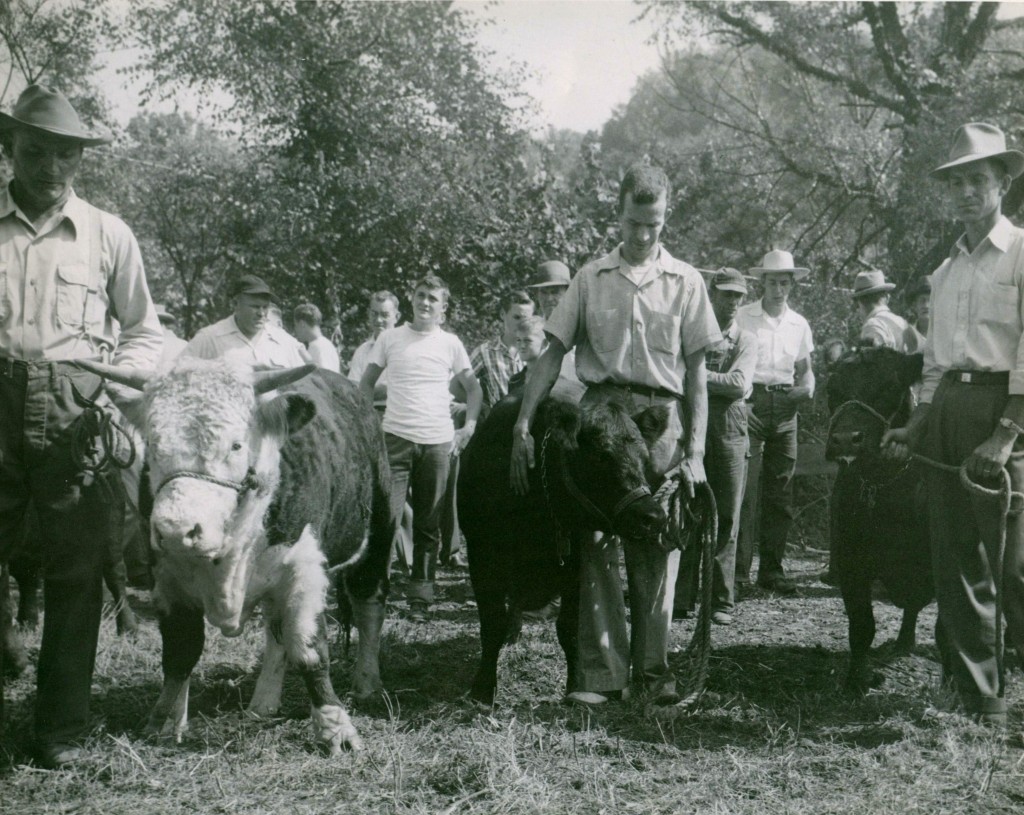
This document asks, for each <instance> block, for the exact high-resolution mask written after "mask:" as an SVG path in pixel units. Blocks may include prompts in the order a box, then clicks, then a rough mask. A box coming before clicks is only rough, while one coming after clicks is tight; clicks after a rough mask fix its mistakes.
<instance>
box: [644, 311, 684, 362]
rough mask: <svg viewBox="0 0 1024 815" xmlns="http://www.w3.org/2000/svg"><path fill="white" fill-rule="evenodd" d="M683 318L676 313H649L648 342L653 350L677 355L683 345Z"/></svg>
mask: <svg viewBox="0 0 1024 815" xmlns="http://www.w3.org/2000/svg"><path fill="white" fill-rule="evenodd" d="M681 331H682V320H681V319H680V318H679V317H676V316H675V315H674V314H662V313H659V312H651V313H650V314H648V315H647V344H648V346H650V349H651V350H652V351H659V352H661V353H662V354H669V355H670V356H677V355H678V354H679V350H680V348H681V347H682V338H681V336H680V333H681Z"/></svg>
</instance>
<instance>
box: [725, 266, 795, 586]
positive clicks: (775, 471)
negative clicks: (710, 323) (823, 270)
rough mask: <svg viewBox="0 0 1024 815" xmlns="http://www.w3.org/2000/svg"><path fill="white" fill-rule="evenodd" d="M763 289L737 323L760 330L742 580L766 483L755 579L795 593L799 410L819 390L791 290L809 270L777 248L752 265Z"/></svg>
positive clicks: (740, 549) (739, 568) (739, 569)
mask: <svg viewBox="0 0 1024 815" xmlns="http://www.w3.org/2000/svg"><path fill="white" fill-rule="evenodd" d="M750 274H751V276H753V277H757V278H760V280H761V283H762V285H763V288H764V293H763V295H762V296H761V299H760V300H758V301H757V302H755V303H750V304H749V305H746V306H743V307H742V308H740V310H739V311H738V312H737V313H736V323H737V325H739V327H740V328H741V329H742V330H744V331H749V332H750V333H752V334H754V335H755V336H756V337H757V365H756V367H755V368H754V390H753V395H752V399H751V401H750V403H749V407H750V411H749V415H748V432H749V436H750V467H749V470H748V474H747V486H746V494H745V497H744V501H743V516H742V521H741V523H740V536H739V542H738V545H737V552H736V582H737V583H738V584H746V583H749V582H750V563H751V560H752V558H753V549H754V539H753V531H754V528H755V526H756V525H757V520H756V519H755V509H756V508H757V504H758V497H759V491H758V482H760V484H761V490H760V499H761V500H760V518H759V520H760V536H759V537H760V553H761V562H760V566H759V568H758V573H757V584H758V586H760V587H761V588H764V589H768V590H769V591H773V592H775V593H777V594H795V593H796V586H795V585H794V584H793V582H792V581H790V580H789V579H788V578H787V577H786V573H785V570H784V569H783V565H782V562H783V558H784V557H785V553H786V539H787V537H788V536H789V528H790V526H792V523H793V474H794V473H795V472H796V455H797V410H798V409H799V408H800V405H802V404H804V403H806V402H809V401H810V400H811V399H812V398H813V397H814V371H813V370H811V351H813V350H814V342H813V339H812V337H811V327H810V326H809V325H808V324H807V320H805V319H804V318H803V317H802V316H800V315H799V314H797V313H796V312H795V311H794V310H793V309H791V308H790V307H789V295H790V292H791V291H792V290H793V286H794V285H795V283H796V281H797V280H798V279H800V278H803V277H806V276H807V275H808V274H810V270H809V269H804V268H800V267H797V266H795V265H794V263H793V256H792V255H791V254H790V253H789V252H785V251H781V250H773V251H771V252H769V253H768V254H766V255H765V256H764V258H763V259H762V261H761V265H760V266H756V267H754V268H753V269H751V270H750Z"/></svg>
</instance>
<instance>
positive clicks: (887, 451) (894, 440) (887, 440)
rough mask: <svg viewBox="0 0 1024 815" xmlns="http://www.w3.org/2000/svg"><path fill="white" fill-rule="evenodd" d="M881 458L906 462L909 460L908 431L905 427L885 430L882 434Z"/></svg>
mask: <svg viewBox="0 0 1024 815" xmlns="http://www.w3.org/2000/svg"><path fill="white" fill-rule="evenodd" d="M881 447H882V458H887V459H890V460H892V461H906V460H907V459H908V458H910V431H909V430H908V429H907V428H905V427H897V428H894V429H893V430H886V431H885V433H883V434H882V442H881Z"/></svg>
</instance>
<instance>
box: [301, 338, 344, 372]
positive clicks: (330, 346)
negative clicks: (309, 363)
mask: <svg viewBox="0 0 1024 815" xmlns="http://www.w3.org/2000/svg"><path fill="white" fill-rule="evenodd" d="M306 348H307V349H308V351H309V355H310V356H311V357H312V358H313V362H314V363H316V364H317V365H319V366H320V367H321V368H326V369H327V370H328V371H334V373H336V374H338V373H341V360H340V359H338V352H337V350H336V349H335V347H334V343H332V342H331V341H330V340H329V339H327V337H317V338H316V339H315V340H310V342H309V344H308V345H307V346H306Z"/></svg>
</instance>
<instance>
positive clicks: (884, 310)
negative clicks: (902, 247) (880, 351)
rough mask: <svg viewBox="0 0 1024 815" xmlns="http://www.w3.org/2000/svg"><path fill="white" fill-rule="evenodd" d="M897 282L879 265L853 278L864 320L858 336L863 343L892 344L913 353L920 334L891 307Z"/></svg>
mask: <svg viewBox="0 0 1024 815" xmlns="http://www.w3.org/2000/svg"><path fill="white" fill-rule="evenodd" d="M895 288H896V284H895V283H890V282H889V281H888V280H886V279H885V273H884V272H882V271H881V270H879V269H869V270H867V271H864V272H860V273H859V274H858V275H857V277H856V278H854V281H853V302H854V304H855V305H856V308H857V313H858V314H859V315H860V318H861V319H862V320H863V321H864V322H863V324H862V325H861V329H860V334H859V335H858V339H859V340H860V343H861V344H862V345H874V346H878V347H885V348H892V349H894V350H896V351H899V352H900V353H901V354H913V353H915V352H916V351H918V350H920V349H919V348H918V334H917V332H916V331H914V329H913V328H911V326H910V324H909V323H908V322H907V321H906V320H904V319H903V318H902V317H900V315H899V314H896V313H894V312H893V311H892V310H891V309H890V308H889V292H891V291H892V290H893V289H895Z"/></svg>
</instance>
